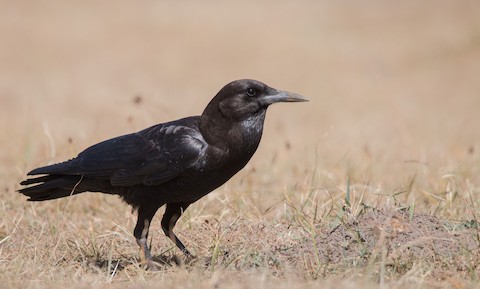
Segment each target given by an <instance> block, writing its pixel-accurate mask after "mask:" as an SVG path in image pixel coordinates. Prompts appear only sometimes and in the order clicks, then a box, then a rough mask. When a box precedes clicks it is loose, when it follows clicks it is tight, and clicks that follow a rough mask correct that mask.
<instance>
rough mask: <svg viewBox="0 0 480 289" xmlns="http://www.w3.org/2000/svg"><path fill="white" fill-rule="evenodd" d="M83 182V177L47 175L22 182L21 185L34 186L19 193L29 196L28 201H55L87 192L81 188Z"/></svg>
mask: <svg viewBox="0 0 480 289" xmlns="http://www.w3.org/2000/svg"><path fill="white" fill-rule="evenodd" d="M81 181H82V176H66V175H47V176H42V177H37V178H31V179H27V180H25V181H23V182H21V183H20V184H21V185H33V186H30V187H27V188H23V189H20V190H18V192H19V193H21V194H24V195H25V196H28V197H29V199H28V201H46V200H53V199H58V198H63V197H68V196H71V195H74V194H78V193H81V192H83V191H85V190H82V186H80V183H81Z"/></svg>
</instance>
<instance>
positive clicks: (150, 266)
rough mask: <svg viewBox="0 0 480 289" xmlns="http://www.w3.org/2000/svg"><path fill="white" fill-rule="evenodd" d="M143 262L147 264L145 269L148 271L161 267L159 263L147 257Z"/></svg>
mask: <svg viewBox="0 0 480 289" xmlns="http://www.w3.org/2000/svg"><path fill="white" fill-rule="evenodd" d="M145 264H146V265H147V267H146V269H147V270H148V271H154V272H156V271H160V269H161V267H160V264H158V263H157V262H155V261H153V259H148V260H145Z"/></svg>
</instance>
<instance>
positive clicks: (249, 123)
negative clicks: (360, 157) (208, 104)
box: [199, 110, 266, 154]
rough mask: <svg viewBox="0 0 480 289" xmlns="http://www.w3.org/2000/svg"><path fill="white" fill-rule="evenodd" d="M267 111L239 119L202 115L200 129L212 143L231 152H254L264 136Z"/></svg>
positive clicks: (208, 141)
mask: <svg viewBox="0 0 480 289" xmlns="http://www.w3.org/2000/svg"><path fill="white" fill-rule="evenodd" d="M265 113H266V110H263V111H260V112H259V113H258V114H254V115H251V116H249V117H247V118H244V119H239V120H232V119H228V118H226V117H219V116H215V117H209V116H208V115H202V117H201V118H200V123H199V125H200V131H201V132H202V135H203V137H204V139H205V140H206V141H207V143H209V144H210V145H215V146H217V147H218V148H220V149H222V150H225V151H230V152H231V153H234V152H236V151H239V152H240V151H242V152H248V153H251V154H253V153H254V152H255V150H256V149H257V147H258V144H259V143H260V139H261V137H262V133H263V123H264V121H265Z"/></svg>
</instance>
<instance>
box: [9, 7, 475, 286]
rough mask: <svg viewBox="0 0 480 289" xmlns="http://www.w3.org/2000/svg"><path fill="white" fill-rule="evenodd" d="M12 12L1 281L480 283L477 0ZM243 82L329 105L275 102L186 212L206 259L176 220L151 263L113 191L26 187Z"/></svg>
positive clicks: (188, 228) (157, 242)
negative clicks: (230, 169) (242, 150)
mask: <svg viewBox="0 0 480 289" xmlns="http://www.w3.org/2000/svg"><path fill="white" fill-rule="evenodd" d="M1 6H2V9H1V10H0V39H1V42H2V48H1V49H0V64H1V65H0V107H1V111H2V113H1V114H0V122H1V123H2V124H3V125H2V129H1V134H0V144H1V147H2V150H1V152H0V164H1V165H0V176H1V178H0V190H1V196H2V198H1V201H0V288H63V287H64V286H68V287H72V288H123V287H125V288H156V287H158V284H162V286H164V287H175V288H222V287H225V288H259V287H276V288H318V287H319V286H321V287H335V288H371V287H381V288H403V287H414V288H430V287H433V288H452V287H453V288H476V287H477V286H478V282H479V277H480V268H479V264H480V256H479V251H480V249H479V228H478V224H479V223H478V220H479V218H480V217H479V213H480V212H479V208H480V202H479V199H480V198H479V196H480V142H479V124H480V114H479V113H478V108H479V107H480V82H479V81H478V76H479V75H480V17H478V14H479V12H480V6H479V4H478V3H477V1H473V0H472V1H462V2H458V1H422V3H417V1H406V2H405V1H403V2H393V1H376V0H369V1H366V2H365V1H363V2H362V3H360V2H358V3H357V2H354V1H343V2H342V3H337V2H336V1H320V2H319V1H317V2H315V1H304V2H302V3H300V2H298V3H294V2H291V1H290V2H288V1H280V2H279V1H267V2H262V3H261V4H260V3H256V2H250V1H247V2H242V4H240V3H238V4H227V2H225V3H223V2H222V3H220V2H219V3H217V2H213V1H207V2H204V1H203V2H201V3H200V2H198V3H197V2H193V1H189V2H188V3H176V2H175V3H173V2H172V3H170V2H167V1H143V2H142V3H135V4H134V3H133V2H132V3H130V2H124V1H120V2H119V1H102V2H93V1H92V2H88V1H87V2H78V3H75V4H66V2H63V1H46V2H35V3H27V2H25V3H24V2H21V1H2V3H1ZM244 77H249V78H256V79H259V80H262V81H264V82H266V83H268V84H270V85H272V86H274V87H278V88H282V89H287V90H291V91H295V92H298V93H301V94H303V95H305V96H306V97H308V98H309V99H310V100H311V101H310V102H309V103H307V104H295V105H294V104H291V105H278V106H275V107H272V108H271V109H270V111H269V113H268V117H267V123H266V132H265V135H264V139H263V141H262V144H261V147H260V149H259V151H258V152H257V154H256V156H255V157H254V158H253V159H252V161H251V162H250V163H249V165H248V166H247V167H246V168H245V169H244V170H243V171H242V172H240V173H239V174H238V175H237V176H236V177H234V178H233V179H232V180H231V181H230V182H228V183H227V184H226V185H225V186H223V187H221V188H219V189H218V190H216V191H215V192H213V193H212V194H210V195H208V196H207V197H205V198H204V199H202V200H201V201H199V202H197V203H196V204H194V205H193V206H192V207H190V208H189V209H188V210H187V212H186V214H185V216H184V217H183V218H182V219H181V221H180V222H179V225H178V226H177V229H176V231H177V233H178V235H179V236H180V237H181V238H182V239H183V240H185V243H187V246H188V247H189V248H191V249H192V250H193V251H194V252H195V253H196V254H197V255H198V256H203V257H202V258H201V259H200V261H198V262H196V263H194V264H190V265H181V266H177V265H174V263H175V260H176V257H175V256H176V255H179V254H178V251H177V250H176V249H174V248H172V244H171V243H170V242H168V240H166V238H165V237H164V236H163V235H162V234H161V230H160V225H159V219H160V218H159V217H158V215H157V218H156V219H155V220H154V224H153V226H152V230H153V232H152V244H153V252H154V253H155V254H156V255H158V256H159V257H161V258H163V259H164V261H165V262H166V265H165V267H164V270H162V271H160V272H148V271H145V270H144V269H143V268H142V266H141V264H140V263H139V261H138V259H137V256H139V251H138V248H137V245H136V244H135V241H134V238H133V236H132V235H131V231H132V230H133V227H134V224H135V221H136V220H135V217H134V216H133V215H132V214H131V213H130V211H129V209H128V208H127V207H126V206H125V205H124V204H122V203H121V202H120V201H119V200H117V199H116V198H114V197H111V196H104V195H99V194H82V195H80V196H75V197H72V198H70V199H69V200H66V199H65V200H58V201H52V202H46V203H35V204H32V203H27V202H25V200H24V198H23V197H22V196H21V195H19V194H17V193H15V190H16V189H18V183H19V181H20V180H21V179H22V178H23V177H24V175H25V173H26V172H27V171H28V170H30V169H32V168H34V167H36V166H38V165H42V164H45V163H48V162H55V161H60V160H62V159H65V158H69V157H72V156H74V155H76V154H77V153H78V152H79V151H81V150H82V149H84V148H85V147H87V146H88V145H91V144H93V143H95V142H98V141H100V140H103V139H106V138H108V137H113V136H116V135H120V134H123V133H127V132H131V131H135V130H139V129H141V128H144V127H146V126H149V125H152V124H154V123H159V122H163V121H167V120H171V119H174V118H178V117H182V116H186V115H193V114H198V113H199V112H201V110H202V109H203V107H204V105H205V104H206V103H207V102H208V100H209V99H210V98H211V97H212V95H213V94H214V93H215V92H216V91H217V90H218V89H219V88H220V87H221V86H222V85H223V84H225V83H226V82H228V81H231V80H233V79H238V78H244ZM160 213H161V212H160Z"/></svg>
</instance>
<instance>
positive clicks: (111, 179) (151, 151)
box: [19, 79, 307, 267]
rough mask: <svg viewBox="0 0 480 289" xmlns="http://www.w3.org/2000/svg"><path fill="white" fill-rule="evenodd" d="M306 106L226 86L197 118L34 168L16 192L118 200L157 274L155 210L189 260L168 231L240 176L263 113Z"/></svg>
mask: <svg viewBox="0 0 480 289" xmlns="http://www.w3.org/2000/svg"><path fill="white" fill-rule="evenodd" d="M300 101H307V100H306V99H305V98H303V97H302V96H300V95H298V94H294V93H290V92H286V91H281V90H277V89H274V88H271V87H269V86H267V85H265V84H263V83H261V82H259V81H256V80H249V79H244V80H237V81H233V82H231V83H229V84H227V85H225V86H224V87H223V88H222V89H221V90H220V91H219V92H218V93H217V95H216V96H215V97H214V98H213V99H212V100H211V101H210V103H209V104H208V105H207V107H206V108H205V110H204V111H203V113H202V115H200V116H192V117H187V118H182V119H179V120H176V121H171V122H167V123H162V124H158V125H155V126H152V127H150V128H147V129H144V130H141V131H139V132H136V133H132V134H127V135H124V136H119V137H116V138H112V139H109V140H106V141H103V142H101V143H98V144H96V145H93V146H91V147H89V148H87V149H86V150H84V151H83V152H81V153H80V154H79V155H78V156H77V157H76V158H73V159H71V160H68V161H65V162H62V163H58V164H54V165H49V166H45V167H40V168H37V169H34V170H33V171H31V172H29V173H28V175H30V176H31V175H43V176H39V177H35V178H29V179H27V180H25V181H23V182H21V183H20V184H21V185H26V186H27V185H31V186H29V187H25V188H22V189H20V190H19V192H20V193H22V194H24V195H26V196H28V197H29V199H28V200H29V201H45V200H52V199H57V198H62V197H68V196H71V195H75V194H79V193H82V192H86V191H90V192H102V193H106V194H114V195H119V196H120V197H121V198H123V200H124V201H125V202H126V203H128V204H130V205H131V206H132V207H133V208H134V209H136V210H137V212H138V220H137V224H136V226H135V230H134V231H133V234H134V236H135V238H136V240H137V243H138V245H139V246H140V248H141V250H142V252H143V255H144V257H145V260H146V262H147V266H148V267H155V264H154V262H153V260H152V255H151V254H150V250H149V248H148V245H147V237H148V231H149V227H150V223H151V221H152V219H153V216H154V215H155V213H156V212H157V210H158V209H159V208H160V207H161V206H163V205H165V204H166V210H165V214H164V215H163V218H162V222H161V224H162V229H163V231H164V233H165V235H166V236H167V237H169V238H170V239H171V240H172V241H173V242H174V243H175V244H176V246H177V247H178V248H179V249H180V250H181V251H182V252H183V253H184V254H186V255H187V256H191V254H190V252H189V251H188V250H187V249H186V248H185V246H184V245H183V244H182V242H181V241H180V240H179V239H178V238H177V236H176V235H175V234H174V232H173V228H174V226H175V223H176V222H177V220H178V219H179V218H180V216H181V214H182V213H183V212H184V211H185V210H186V209H187V207H188V206H189V205H190V204H192V203H194V202H196V201H197V200H199V199H200V198H202V197H203V196H205V195H206V194H208V193H210V192H211V191H212V190H214V189H216V188H217V187H219V186H221V185H222V184H223V183H225V182H226V181H227V180H228V179H230V178H231V177H232V176H233V175H234V174H236V173H237V172H238V171H239V170H240V169H242V168H243V167H244V166H245V165H246V164H247V162H248V161H249V160H250V158H251V157H252V155H253V153H254V152H255V151H256V149H257V147H258V144H259V142H260V138H261V137H262V131H263V123H264V120H265V113H266V111H267V108H268V106H269V105H271V104H273V103H276V102H300Z"/></svg>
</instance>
